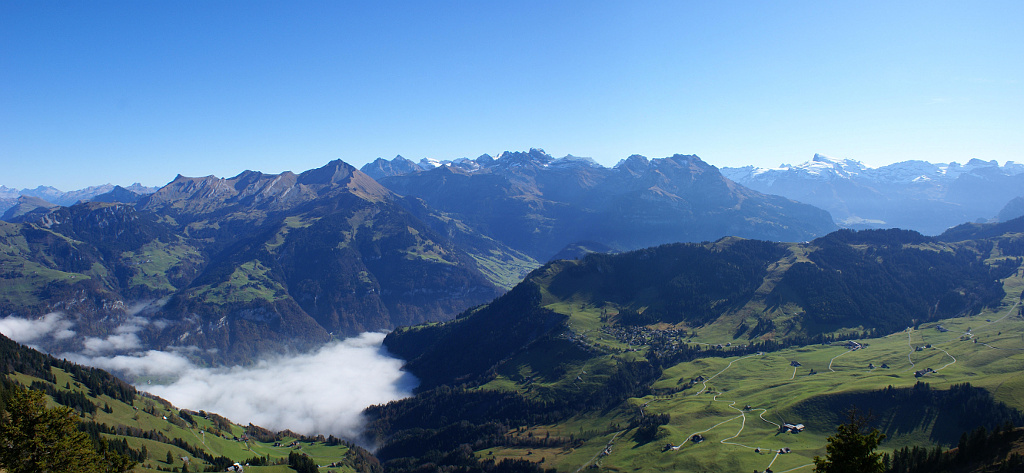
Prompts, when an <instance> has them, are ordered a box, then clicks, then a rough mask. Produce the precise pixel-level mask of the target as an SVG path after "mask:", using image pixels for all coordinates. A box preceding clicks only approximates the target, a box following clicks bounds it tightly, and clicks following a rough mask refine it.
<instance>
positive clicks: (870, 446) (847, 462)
mask: <svg viewBox="0 0 1024 473" xmlns="http://www.w3.org/2000/svg"><path fill="white" fill-rule="evenodd" d="M867 428H868V419H867V418H866V417H864V416H861V415H860V414H858V413H857V411H850V415H849V421H848V422H847V423H845V424H840V425H839V427H837V428H836V435H833V436H831V437H829V438H828V443H827V444H826V445H825V452H826V456H825V458H821V457H817V456H816V457H814V471H815V472H817V473H884V472H885V464H884V463H883V462H882V454H880V453H875V449H876V448H878V444H879V443H881V442H882V439H884V438H885V434H883V433H882V432H880V431H879V430H878V429H871V430H870V431H867Z"/></svg>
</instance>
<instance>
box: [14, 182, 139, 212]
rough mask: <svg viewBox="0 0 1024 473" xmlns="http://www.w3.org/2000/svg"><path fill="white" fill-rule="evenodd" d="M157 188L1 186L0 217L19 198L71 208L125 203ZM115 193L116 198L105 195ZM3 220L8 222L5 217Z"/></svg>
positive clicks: (137, 185) (106, 185) (104, 185)
mask: <svg viewBox="0 0 1024 473" xmlns="http://www.w3.org/2000/svg"><path fill="white" fill-rule="evenodd" d="M157 189H158V188H157V187H146V186H143V185H142V184H139V183H135V184H132V185H130V186H128V187H121V186H115V185H113V184H103V185H101V186H90V187H86V188H85V189H79V190H74V191H67V192H65V191H62V190H60V189H57V188H55V187H50V186H39V187H36V188H35V189H21V190H18V189H11V188H9V187H6V186H0V215H2V214H3V213H5V212H7V210H8V209H10V208H11V207H14V206H15V205H16V204H17V203H18V202H19V200H18V199H19V197H35V198H37V199H40V200H41V201H42V202H45V203H38V204H37V205H46V204H49V205H50V206H53V205H62V206H69V205H74V204H76V203H78V202H80V201H87V200H97V199H99V200H101V201H104V202H110V201H111V200H110V199H118V200H117V201H118V202H124V201H125V200H124V199H130V198H131V197H130V194H126V192H130V193H132V194H136V195H139V196H142V195H146V194H152V193H153V192H156V190H157ZM110 193H115V195H114V196H111V195H107V196H104V194H110ZM3 220H8V218H7V217H6V216H5V217H4V218H3Z"/></svg>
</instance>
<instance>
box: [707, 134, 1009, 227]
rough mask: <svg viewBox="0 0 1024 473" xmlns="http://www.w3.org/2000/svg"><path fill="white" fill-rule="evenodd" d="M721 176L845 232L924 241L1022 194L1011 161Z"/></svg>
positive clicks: (835, 163) (814, 165) (742, 171)
mask: <svg viewBox="0 0 1024 473" xmlns="http://www.w3.org/2000/svg"><path fill="white" fill-rule="evenodd" d="M722 174H723V175H724V176H726V177H728V178H729V179H731V180H733V181H735V182H737V183H739V184H742V185H744V186H747V187H749V188H751V189H755V190H757V191H760V192H764V193H769V194H777V195H781V196H785V197H788V198H790V199H793V200H797V201H800V202H804V203H808V204H811V205H814V206H817V207H820V208H822V209H825V210H828V211H829V212H830V213H831V214H832V217H833V218H835V220H836V222H837V223H839V224H840V225H842V226H844V227H849V228H893V227H896V228H904V229H909V230H917V231H920V232H922V233H925V234H928V235H938V234H940V233H942V232H943V231H945V230H946V229H947V228H950V227H953V226H955V225H959V224H961V223H963V222H969V221H976V220H981V221H988V220H990V219H993V218H995V217H996V216H997V214H999V213H1000V212H1001V210H1002V209H1003V208H1004V207H1005V206H1007V205H1008V203H1009V202H1010V201H1011V200H1013V199H1015V198H1018V197H1021V196H1022V194H1024V164H1018V163H1015V162H1012V161H1009V162H1007V163H1005V164H1004V165H1002V166H1000V165H999V163H997V162H996V161H982V160H980V159H971V160H970V161H968V162H967V163H966V164H962V165H961V164H959V163H956V162H953V163H948V164H933V163H928V162H925V161H903V162H898V163H895V164H890V165H887V166H882V167H878V168H873V167H869V166H867V165H865V164H863V163H861V162H859V161H855V160H851V159H835V158H830V157H827V156H823V155H820V154H815V155H814V158H813V159H811V160H810V161H808V162H805V163H802V164H797V165H788V164H784V165H782V166H779V167H777V168H759V167H754V166H744V167H738V168H729V167H726V168H722ZM1007 215H1008V214H1007ZM1007 215H1004V216H1002V217H1000V218H1002V219H1004V220H1007V219H1008V218H1007ZM1015 216H1019V215H1015Z"/></svg>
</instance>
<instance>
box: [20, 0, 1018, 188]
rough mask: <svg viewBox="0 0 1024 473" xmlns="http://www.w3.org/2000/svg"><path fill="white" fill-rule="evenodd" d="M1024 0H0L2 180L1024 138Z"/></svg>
mask: <svg viewBox="0 0 1024 473" xmlns="http://www.w3.org/2000/svg"><path fill="white" fill-rule="evenodd" d="M1021 24H1024V2H1022V1H1019V0H1011V1H1005V2H986V1H980V2H962V1H960V2H943V1H922V2H891V1H886V2H863V1H857V2H830V1H820V0H819V1H813V2H811V1H808V2H797V1H784V2H769V1H749V2H727V1H714V2H708V1H700V2H698V1H670V2H647V1H636V2H634V1H620V2H601V1H581V2H569V1H539V2H532V1H514V2H491V1H463V2H434V1H408V2H390V1H372V2H371V1H367V2H343V1H298V2H284V1H274V2H262V1H233V2H226V1H205V0H204V1H157V0H147V1H115V2H107V1H102V2H98V1H80V2H79V1H62V2H50V1H23V0H6V1H3V2H0V184H3V185H6V186H8V187H18V188H21V187H35V186H37V185H41V184H45V185H52V186H55V187H58V188H60V189H63V190H72V189H78V188H81V187H85V186H88V185H95V184H103V183H106V182H112V183H115V184H122V185H127V184H130V183H132V182H135V181H141V182H142V183H143V184H146V185H162V184H165V183H167V182H168V181H170V180H171V179H173V178H174V176H175V175H176V174H178V173H181V174H184V175H187V176H200V175H209V174H214V175H217V176H222V177H229V176H233V175H235V174H237V173H238V172H241V171H242V170H245V169H253V170H258V171H263V172H268V173H277V172H281V171H284V170H292V171H296V172H298V171H303V170H306V169H310V168H314V167H319V166H321V165H323V164H324V163H326V162H327V161H329V160H331V159H336V158H341V159H343V160H345V161H347V162H349V163H352V164H353V165H356V166H361V165H362V164H364V163H366V162H368V161H371V160H373V159H375V158H377V157H385V158H391V157H394V156H395V155H396V154H401V155H403V156H405V157H407V158H410V159H414V160H419V159H420V158H423V157H431V158H437V159H454V158H459V157H464V156H465V157H476V156H478V155H480V154H482V153H490V154H496V153H499V152H501V151H504V150H525V149H528V148H530V147H541V148H544V149H546V150H547V151H548V152H549V153H550V154H552V155H555V156H563V155H565V154H573V155H577V156H591V157H594V158H595V159H597V160H598V161H599V162H601V163H603V164H605V165H613V164H614V163H616V162H617V161H618V160H619V159H621V158H624V157H627V156H629V155H630V154H634V153H639V154H643V155H645V156H648V157H652V158H654V157H664V156H668V155H671V154H673V153H686V154H690V153H693V154H697V155H699V156H701V157H702V158H703V159H704V160H706V161H708V162H709V163H711V164H714V165H717V166H720V167H721V166H739V165H744V164H755V165H761V166H775V165H778V164H780V163H783V162H786V163H795V162H802V161H806V160H808V159H810V158H811V156H812V155H813V153H815V152H820V153H824V154H828V155H831V156H836V157H847V158H852V159H857V160H861V161H864V162H866V163H868V164H871V165H883V164H888V163H891V162H896V161H902V160H907V159H923V160H927V161H932V162H948V161H959V162H965V161H967V160H968V159H970V158H972V157H978V158H981V159H985V160H992V159H995V160H999V161H1000V162H1003V161H1006V160H1016V161H1024V155H1022V149H1024V146H1022V145H1024V28H1022V27H1021Z"/></svg>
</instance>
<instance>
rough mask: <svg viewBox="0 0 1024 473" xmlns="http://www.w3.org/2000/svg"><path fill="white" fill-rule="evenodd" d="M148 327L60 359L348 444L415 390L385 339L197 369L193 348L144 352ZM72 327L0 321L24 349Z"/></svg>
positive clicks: (235, 417)
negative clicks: (369, 420)
mask: <svg viewBox="0 0 1024 473" xmlns="http://www.w3.org/2000/svg"><path fill="white" fill-rule="evenodd" d="M147 323H149V322H147V321H146V320H145V319H144V318H141V317H132V318H130V319H129V320H128V321H126V322H125V323H124V324H122V325H121V326H120V327H118V328H117V329H116V330H114V333H113V334H111V335H108V336H106V337H102V338H101V337H86V338H84V339H83V340H82V348H81V350H80V351H79V352H77V353H62V354H60V355H59V356H61V357H64V358H67V359H68V360H71V361H74V362H77V363H80V364H84V365H89V366H95V367H98V368H103V369H106V370H109V371H113V372H116V373H120V374H125V375H129V376H131V377H134V378H136V379H137V378H146V379H152V380H158V379H166V380H173V381H170V382H167V383H166V384H141V385H138V386H137V387H138V388H139V389H142V390H144V391H148V392H150V393H153V394H155V395H157V396H160V397H162V398H164V399H167V400H168V401H170V402H171V403H173V404H174V405H175V406H177V407H179V408H187V409H191V410H197V411H198V410H205V411H208V412H215V413H217V414H220V415H223V416H225V417H227V418H228V419H231V420H232V421H233V422H237V423H240V424H243V425H244V424H248V423H253V424H256V425H259V426H262V427H265V428H268V429H271V430H275V431H276V430H284V429H290V430H293V431H295V432H299V433H303V434H324V435H335V436H339V437H345V438H349V439H356V438H357V437H358V436H359V434H360V432H361V429H362V427H363V424H364V419H363V416H362V411H363V409H365V408H366V407H367V406H370V405H372V404H381V403H386V402H388V401H392V400H395V399H401V398H404V397H408V396H410V395H411V394H412V390H413V388H415V387H416V385H417V384H418V382H417V380H416V379H415V378H414V377H413V376H412V375H410V374H408V373H405V372H403V371H402V370H401V367H402V360H400V359H397V358H394V357H392V356H390V355H389V354H388V353H387V351H386V350H385V349H384V348H383V347H382V345H381V343H382V341H383V340H384V334H382V333H364V334H362V335H360V336H358V337H353V338H349V339H346V340H341V341H336V342H332V343H329V344H327V345H325V346H323V347H321V348H320V349H319V350H317V351H315V352H312V353H306V354H300V355H291V356H281V357H276V358H271V359H266V360H263V361H260V362H259V363H257V364H256V365H254V366H247V367H237V366H236V367H230V368H226V367H221V368H202V367H197V366H195V365H194V364H193V363H192V362H190V361H189V360H188V358H186V357H185V356H184V355H183V354H182V353H183V352H187V351H189V350H188V348H192V347H178V348H177V349H175V350H174V351H158V350H143V349H141V348H140V345H141V343H140V340H139V337H138V336H137V335H136V334H137V332H139V330H141V329H142V328H143V327H145V325H146V324H147ZM72 326H73V324H72V322H70V321H68V320H66V319H64V318H63V317H62V316H61V315H60V314H48V315H46V316H44V317H43V318H41V319H37V320H28V319H20V318H14V317H8V318H5V319H0V332H2V333H3V334H5V335H7V336H8V337H10V338H12V339H14V340H16V341H18V342H21V343H31V342H33V341H39V340H43V339H45V338H52V339H66V338H69V337H71V336H73V335H74V334H75V332H74V331H72V330H71V328H72ZM152 382H153V383H156V381H152Z"/></svg>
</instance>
